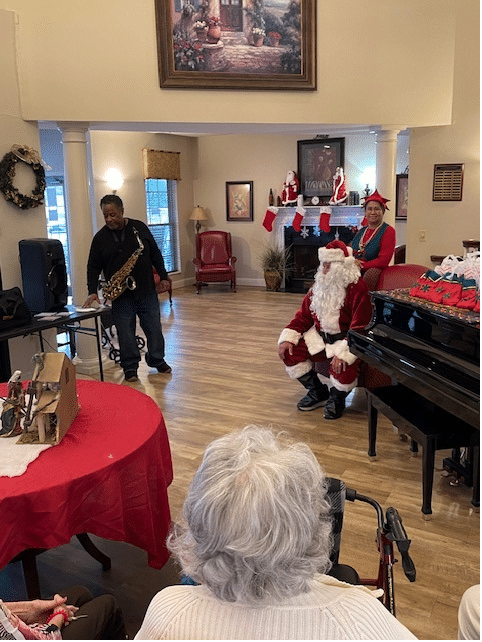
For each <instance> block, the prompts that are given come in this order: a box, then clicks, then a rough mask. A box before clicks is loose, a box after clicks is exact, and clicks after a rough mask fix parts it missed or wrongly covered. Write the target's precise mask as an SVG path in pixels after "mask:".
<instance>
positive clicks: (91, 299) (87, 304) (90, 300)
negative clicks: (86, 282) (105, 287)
mask: <svg viewBox="0 0 482 642" xmlns="http://www.w3.org/2000/svg"><path fill="white" fill-rule="evenodd" d="M94 301H97V303H98V304H99V305H100V301H99V297H98V295H97V294H89V296H88V297H87V298H86V300H85V303H84V305H83V306H82V307H83V308H90V306H91V305H92V303H93V302H94Z"/></svg>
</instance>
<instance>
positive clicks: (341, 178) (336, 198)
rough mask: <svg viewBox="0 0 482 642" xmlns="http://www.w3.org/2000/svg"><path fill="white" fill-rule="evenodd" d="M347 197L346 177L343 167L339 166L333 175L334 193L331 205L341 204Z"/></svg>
mask: <svg viewBox="0 0 482 642" xmlns="http://www.w3.org/2000/svg"><path fill="white" fill-rule="evenodd" d="M347 198H348V194H347V193H346V178H345V175H344V173H343V167H337V168H336V170H335V175H334V176H333V194H332V197H331V198H330V205H341V204H342V203H344V202H345V201H346V199H347Z"/></svg>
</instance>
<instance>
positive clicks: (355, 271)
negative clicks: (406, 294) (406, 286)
mask: <svg viewBox="0 0 482 642" xmlns="http://www.w3.org/2000/svg"><path fill="white" fill-rule="evenodd" d="M318 256H319V259H320V267H319V268H318V271H317V272H316V275H315V283H314V285H313V286H312V288H311V289H310V290H309V292H308V293H307V294H306V296H305V298H304V299H303V302H302V304H301V307H300V309H299V310H298V312H297V313H296V315H295V316H294V318H293V319H292V321H290V323H289V324H288V325H287V326H286V328H285V329H284V330H283V331H282V332H281V335H280V337H279V340H278V354H279V357H280V359H281V360H282V361H283V363H284V364H285V366H286V371H287V373H288V374H289V376H290V377H291V378H292V379H298V381H299V382H300V383H301V385H302V386H304V387H305V388H306V389H307V390H308V394H307V395H306V396H305V397H303V399H301V400H300V401H299V402H298V405H297V407H298V409H299V410H314V409H315V408H319V407H320V406H323V405H324V406H325V409H324V418H325V419H338V418H339V417H341V416H342V414H343V411H344V410H345V399H346V397H347V395H348V393H349V392H350V391H351V390H353V388H355V387H356V385H357V379H358V373H359V369H360V360H359V359H358V358H357V357H356V356H355V355H353V354H352V353H351V352H350V350H349V348H348V342H347V332H348V330H361V329H363V328H365V326H367V325H368V323H369V322H370V320H371V316H372V306H371V302H370V297H369V295H368V287H367V285H366V283H365V282H364V281H363V280H362V279H361V278H360V268H359V267H358V266H357V264H356V262H355V259H354V257H353V253H352V251H351V248H347V247H346V245H345V244H344V243H343V242H342V241H339V240H336V241H332V242H331V243H328V245H327V246H326V247H320V248H319V250H318ZM325 360H329V361H330V389H328V386H326V385H325V384H323V383H321V381H320V379H319V378H318V375H317V374H316V372H315V371H314V370H313V363H314V362H317V361H325Z"/></svg>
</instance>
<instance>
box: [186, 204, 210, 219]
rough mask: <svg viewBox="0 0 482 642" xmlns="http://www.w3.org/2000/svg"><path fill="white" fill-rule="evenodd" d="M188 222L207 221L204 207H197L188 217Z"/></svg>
mask: <svg viewBox="0 0 482 642" xmlns="http://www.w3.org/2000/svg"><path fill="white" fill-rule="evenodd" d="M189 220H190V221H207V220H208V217H207V216H206V212H205V211H204V207H199V205H197V206H196V207H195V208H194V209H193V211H192V213H191V216H190V217H189Z"/></svg>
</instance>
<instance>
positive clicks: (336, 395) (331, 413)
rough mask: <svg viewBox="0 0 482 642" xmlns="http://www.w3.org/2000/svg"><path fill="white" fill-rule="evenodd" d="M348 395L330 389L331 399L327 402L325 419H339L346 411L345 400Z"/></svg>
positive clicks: (335, 389)
mask: <svg viewBox="0 0 482 642" xmlns="http://www.w3.org/2000/svg"><path fill="white" fill-rule="evenodd" d="M347 395H348V393H347V392H343V391H341V390H338V389H337V388H330V398H329V399H328V401H327V402H326V405H325V412H324V414H323V416H324V418H325V419H339V418H340V417H341V416H342V414H343V411H344V410H345V399H346V398H347Z"/></svg>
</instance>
